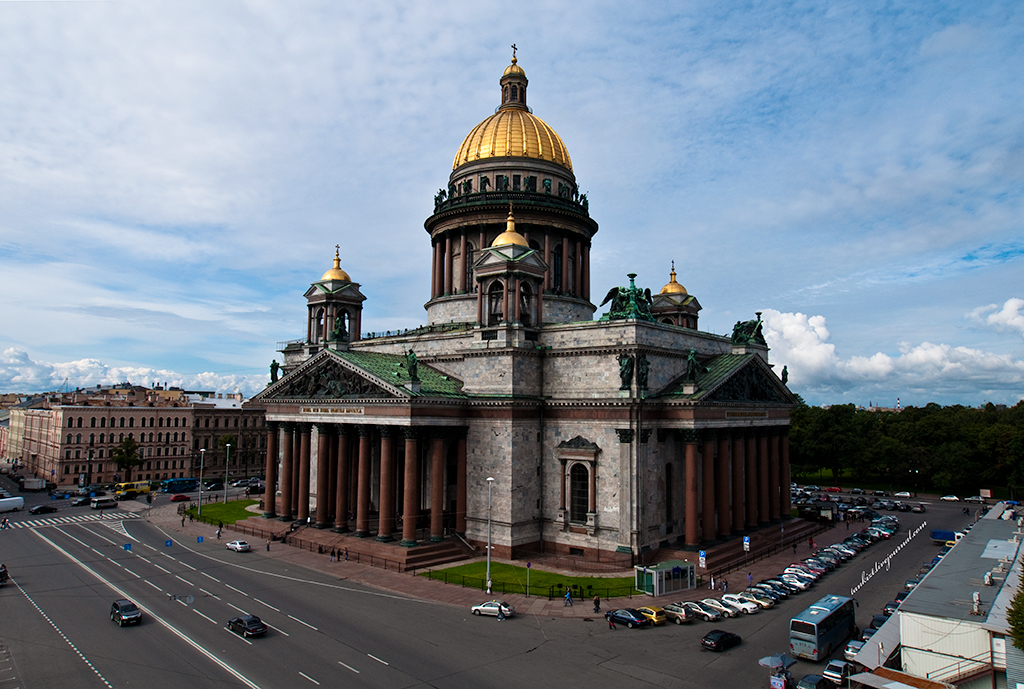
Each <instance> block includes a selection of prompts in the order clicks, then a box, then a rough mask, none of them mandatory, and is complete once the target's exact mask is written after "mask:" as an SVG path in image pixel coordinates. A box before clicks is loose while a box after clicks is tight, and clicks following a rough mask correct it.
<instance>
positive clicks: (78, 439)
mask: <svg viewBox="0 0 1024 689" xmlns="http://www.w3.org/2000/svg"><path fill="white" fill-rule="evenodd" d="M75 444H76V445H81V444H82V434H81V433H79V434H77V435H76V436H75Z"/></svg>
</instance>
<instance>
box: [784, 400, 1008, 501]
mask: <svg viewBox="0 0 1024 689" xmlns="http://www.w3.org/2000/svg"><path fill="white" fill-rule="evenodd" d="M790 423H791V426H790V461H791V462H792V466H793V474H794V475H796V476H799V475H804V476H813V475H814V474H817V473H819V472H820V471H828V472H829V473H830V474H831V476H832V481H833V482H835V483H839V482H840V477H841V476H842V477H843V478H844V480H845V481H846V482H847V483H850V482H851V481H852V482H860V483H865V484H872V483H874V484H882V485H888V486H891V487H894V488H897V489H906V490H934V491H939V492H964V493H969V494H975V493H977V492H978V490H979V489H981V488H1009V489H1010V492H1011V494H1014V492H1015V491H1016V494H1017V495H1020V494H1024V401H1022V402H1019V403H1018V404H1017V405H1016V406H1014V407H1009V408H1007V407H996V406H995V405H992V404H987V405H985V407H984V408H981V409H975V408H973V407H963V406H949V407H942V406H940V405H938V404H929V405H927V406H925V407H907V408H906V409H904V410H902V411H901V412H898V413H897V412H869V411H866V410H862V409H857V408H855V407H854V405H852V404H845V405H833V406H831V407H827V408H824V407H809V406H807V405H804V404H801V405H800V406H798V407H796V408H794V409H793V411H792V414H791V416H790Z"/></svg>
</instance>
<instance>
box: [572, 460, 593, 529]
mask: <svg viewBox="0 0 1024 689" xmlns="http://www.w3.org/2000/svg"><path fill="white" fill-rule="evenodd" d="M589 511H590V472H589V471H587V467H586V465H584V464H580V463H576V464H573V465H572V469H570V470H569V521H572V522H581V523H582V522H586V521H587V512H589Z"/></svg>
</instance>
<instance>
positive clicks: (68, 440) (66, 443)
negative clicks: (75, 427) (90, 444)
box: [64, 433, 71, 445]
mask: <svg viewBox="0 0 1024 689" xmlns="http://www.w3.org/2000/svg"><path fill="white" fill-rule="evenodd" d="M64 444H65V445H70V444H71V434H70V433H68V437H67V442H65V443H64Z"/></svg>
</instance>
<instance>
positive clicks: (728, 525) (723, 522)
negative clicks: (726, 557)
mask: <svg viewBox="0 0 1024 689" xmlns="http://www.w3.org/2000/svg"><path fill="white" fill-rule="evenodd" d="M731 444H732V443H731V442H730V441H729V436H728V434H727V433H725V432H720V433H719V434H718V472H717V479H718V480H717V484H718V535H719V536H728V535H729V534H730V533H731V532H732V504H731V502H730V501H729V493H730V492H731V489H732V484H731V482H730V479H729V465H730V462H731V458H730V457H729V446H730V445H731Z"/></svg>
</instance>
